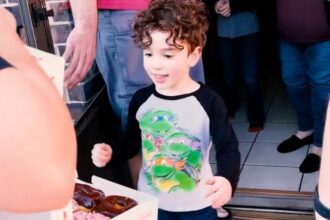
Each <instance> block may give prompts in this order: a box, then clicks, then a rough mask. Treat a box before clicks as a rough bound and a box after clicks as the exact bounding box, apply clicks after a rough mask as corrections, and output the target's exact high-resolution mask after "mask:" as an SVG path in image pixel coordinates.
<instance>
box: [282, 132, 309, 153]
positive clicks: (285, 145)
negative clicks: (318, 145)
mask: <svg viewBox="0 0 330 220" xmlns="http://www.w3.org/2000/svg"><path fill="white" fill-rule="evenodd" d="M312 142H313V135H309V136H307V137H305V138H303V139H300V138H298V137H297V136H296V135H292V136H291V137H290V138H288V139H286V140H285V141H283V142H282V143H280V144H279V145H278V147H277V151H278V152H280V153H289V152H292V151H295V150H298V149H299V148H301V147H303V146H305V145H307V144H311V143H312Z"/></svg>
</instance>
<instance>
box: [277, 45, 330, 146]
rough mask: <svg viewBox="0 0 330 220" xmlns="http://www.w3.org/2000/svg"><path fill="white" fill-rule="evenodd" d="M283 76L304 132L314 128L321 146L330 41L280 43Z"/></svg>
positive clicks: (329, 85)
mask: <svg viewBox="0 0 330 220" xmlns="http://www.w3.org/2000/svg"><path fill="white" fill-rule="evenodd" d="M279 49H280V58H281V65H282V78H283V81H284V83H285V85H286V88H287V92H288V96H289V99H290V102H291V104H292V106H293V108H294V110H295V112H296V114H297V118H298V128H299V130H301V131H308V130H311V129H314V135H313V137H314V141H313V144H314V145H315V146H319V147H321V146H322V141H323V131H324V125H325V118H326V109H327V104H328V100H329V96H330V41H324V42H318V43H311V44H298V43H292V42H288V41H285V40H281V41H280V43H279Z"/></svg>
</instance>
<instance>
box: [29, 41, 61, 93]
mask: <svg viewBox="0 0 330 220" xmlns="http://www.w3.org/2000/svg"><path fill="white" fill-rule="evenodd" d="M26 48H27V50H28V51H29V53H30V54H31V55H32V56H34V57H35V58H36V60H37V62H38V64H39V65H40V67H41V68H42V69H43V70H44V71H45V73H46V74H47V75H48V77H49V78H50V79H51V80H52V81H53V83H54V84H55V86H56V88H57V89H58V91H59V92H60V94H61V95H62V96H63V83H64V68H65V61H64V58H63V57H60V56H57V55H54V54H51V53H47V52H44V51H42V50H39V49H36V48H33V47H28V46H26Z"/></svg>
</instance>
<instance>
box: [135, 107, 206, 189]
mask: <svg viewBox="0 0 330 220" xmlns="http://www.w3.org/2000/svg"><path fill="white" fill-rule="evenodd" d="M177 122H178V118H177V117H176V116H175V115H174V114H173V113H172V112H170V111H165V110H151V111H148V112H147V113H146V114H144V115H143V117H142V118H141V120H140V128H141V131H142V149H143V158H144V160H145V162H146V164H147V169H146V170H145V176H146V178H147V181H148V184H149V185H150V186H151V187H152V188H153V189H154V190H156V191H161V192H174V191H179V190H183V191H191V190H193V189H194V188H195V187H196V184H197V183H198V182H199V180H200V176H199V173H200V168H201V161H202V154H201V147H200V140H199V139H198V138H196V137H194V136H192V135H190V134H188V133H187V132H184V130H183V129H181V128H180V127H178V126H177V124H178V123H177Z"/></svg>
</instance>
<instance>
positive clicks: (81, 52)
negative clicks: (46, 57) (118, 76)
mask: <svg viewBox="0 0 330 220" xmlns="http://www.w3.org/2000/svg"><path fill="white" fill-rule="evenodd" d="M93 32H94V31H93ZM93 32H92V33H91V32H90V31H89V29H82V28H79V27H75V28H74V29H73V30H72V31H71V33H70V35H69V37H68V39H67V45H66V50H65V52H64V54H63V57H64V59H65V61H66V62H67V63H69V65H68V66H67V68H66V70H65V74H64V85H65V87H67V88H69V89H70V88H73V87H75V86H76V85H77V84H78V83H79V82H80V81H81V80H83V79H84V78H85V76H86V75H87V73H88V71H89V70H90V68H91V66H92V64H93V61H94V58H95V50H96V33H95V34H93Z"/></svg>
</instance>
